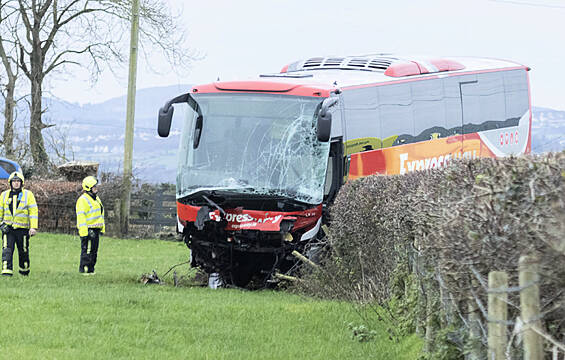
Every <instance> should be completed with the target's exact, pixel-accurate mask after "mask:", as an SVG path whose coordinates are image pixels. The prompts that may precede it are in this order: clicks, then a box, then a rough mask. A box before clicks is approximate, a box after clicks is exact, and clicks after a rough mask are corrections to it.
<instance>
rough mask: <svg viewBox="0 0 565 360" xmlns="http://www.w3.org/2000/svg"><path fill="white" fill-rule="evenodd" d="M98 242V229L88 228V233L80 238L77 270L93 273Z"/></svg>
mask: <svg viewBox="0 0 565 360" xmlns="http://www.w3.org/2000/svg"><path fill="white" fill-rule="evenodd" d="M99 243H100V229H88V235H87V236H83V237H81V238H80V247H81V251H80V264H79V266H78V271H79V272H81V273H93V272H94V266H95V265H96V260H97V258H98V245H99Z"/></svg>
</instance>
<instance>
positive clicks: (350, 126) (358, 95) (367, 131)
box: [342, 86, 381, 154]
mask: <svg viewBox="0 0 565 360" xmlns="http://www.w3.org/2000/svg"><path fill="white" fill-rule="evenodd" d="M342 99H343V107H344V114H345V136H346V137H345V140H346V150H345V151H346V153H347V154H351V153H354V152H360V151H367V150H375V149H379V148H381V125H380V120H379V108H378V92H377V88H376V87H374V86H370V87H366V88H360V89H354V90H347V91H344V92H343V93H342ZM356 139H362V140H360V141H357V140H356ZM363 145H365V147H364V146H363Z"/></svg>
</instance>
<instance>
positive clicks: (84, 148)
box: [0, 85, 565, 183]
mask: <svg viewBox="0 0 565 360" xmlns="http://www.w3.org/2000/svg"><path fill="white" fill-rule="evenodd" d="M190 87H191V85H175V86H167V87H155V88H148V89H141V90H138V91H137V97H136V109H135V113H136V116H135V132H134V149H133V151H134V155H133V172H134V176H136V177H137V178H139V179H140V180H143V181H147V182H170V183H174V182H175V177H176V163H177V149H178V145H179V138H180V130H181V123H180V121H178V120H179V119H180V118H182V117H177V116H175V120H177V121H173V124H172V127H171V135H170V136H169V137H168V138H160V137H159V136H158V135H157V112H158V110H159V108H160V107H161V106H163V104H164V103H165V102H166V101H167V100H169V99H171V98H173V97H174V96H176V95H179V94H182V93H183V92H186V91H187V90H188V89H190ZM1 101H2V99H0V108H1V107H3V104H2V103H1ZM44 104H45V106H46V108H47V111H46V113H45V117H44V122H45V123H48V124H49V123H54V124H56V125H57V126H55V127H52V128H49V129H46V130H44V134H45V136H46V139H47V137H49V136H51V135H52V136H53V137H55V138H63V139H64V140H65V142H66V146H67V151H66V153H67V156H68V157H69V158H71V159H74V160H86V161H96V162H99V163H100V169H101V170H103V171H122V169H123V167H122V164H123V156H124V155H123V149H124V133H125V119H126V96H121V97H118V98H114V99H110V100H108V101H105V102H102V103H98V104H85V105H79V104H73V103H69V102H65V101H61V100H57V99H50V98H46V99H45V100H44ZM19 112H20V115H19V116H20V117H26V116H27V115H26V112H27V109H25V108H21V109H20V110H19ZM177 112H178V110H177ZM177 115H178V114H177ZM0 119H2V117H0ZM2 120H3V119H2ZM22 131H23V130H22ZM46 142H47V143H48V142H49V141H46ZM564 149H565V111H558V110H553V109H547V108H541V107H534V108H533V124H532V151H533V152H534V153H542V152H547V151H560V150H564Z"/></svg>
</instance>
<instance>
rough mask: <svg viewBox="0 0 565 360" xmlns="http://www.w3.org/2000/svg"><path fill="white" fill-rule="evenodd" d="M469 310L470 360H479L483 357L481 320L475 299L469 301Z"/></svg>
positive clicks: (471, 298) (470, 298)
mask: <svg viewBox="0 0 565 360" xmlns="http://www.w3.org/2000/svg"><path fill="white" fill-rule="evenodd" d="M467 309H468V310H469V317H468V321H469V343H470V345H471V348H470V349H469V357H468V360H479V359H481V358H482V356H481V324H480V322H481V319H480V317H479V314H478V311H479V307H478V306H477V303H476V302H475V299H474V298H473V297H469V298H468V299H467Z"/></svg>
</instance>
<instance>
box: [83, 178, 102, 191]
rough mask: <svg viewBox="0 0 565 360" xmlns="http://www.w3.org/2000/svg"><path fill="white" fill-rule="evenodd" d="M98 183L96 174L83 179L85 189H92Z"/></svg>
mask: <svg viewBox="0 0 565 360" xmlns="http://www.w3.org/2000/svg"><path fill="white" fill-rule="evenodd" d="M96 184H98V180H96V178H95V177H94V176H87V177H85V178H84V180H82V189H83V190H84V191H90V190H92V188H93V187H95V186H96Z"/></svg>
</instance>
